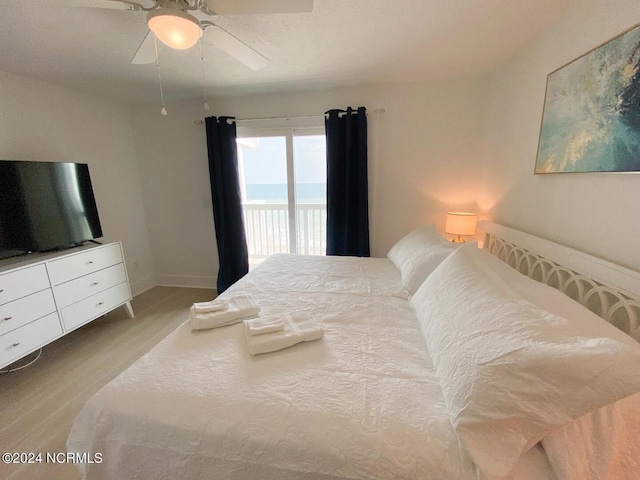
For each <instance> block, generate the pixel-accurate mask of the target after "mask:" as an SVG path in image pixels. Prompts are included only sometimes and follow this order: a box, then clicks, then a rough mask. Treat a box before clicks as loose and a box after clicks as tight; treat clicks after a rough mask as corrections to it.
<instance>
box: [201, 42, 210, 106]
mask: <svg viewBox="0 0 640 480" xmlns="http://www.w3.org/2000/svg"><path fill="white" fill-rule="evenodd" d="M199 43H200V62H201V63H202V89H203V90H204V109H205V111H207V112H208V111H209V102H208V101H207V81H206V77H205V74H204V55H203V54H202V37H200V41H199Z"/></svg>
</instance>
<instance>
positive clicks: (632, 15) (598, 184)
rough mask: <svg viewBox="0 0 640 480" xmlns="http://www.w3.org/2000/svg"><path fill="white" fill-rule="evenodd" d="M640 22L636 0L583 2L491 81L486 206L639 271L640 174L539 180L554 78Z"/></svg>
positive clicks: (507, 220) (482, 199)
mask: <svg viewBox="0 0 640 480" xmlns="http://www.w3.org/2000/svg"><path fill="white" fill-rule="evenodd" d="M638 22H640V9H639V8H638V3H637V1H634V0H608V1H597V0H587V1H581V2H577V3H576V5H575V7H574V8H572V9H571V10H570V11H569V12H568V13H567V15H566V17H565V18H564V19H563V20H562V21H560V22H559V23H558V24H556V25H555V26H554V27H552V28H551V29H550V30H549V31H548V32H546V33H545V34H544V35H542V37H540V38H539V39H538V40H536V41H535V42H533V43H531V44H530V45H529V46H528V47H527V48H526V49H525V50H524V51H521V52H519V54H518V55H517V56H516V57H515V58H514V59H513V60H512V61H510V62H509V63H508V64H506V65H504V66H503V67H501V68H499V69H498V70H497V71H495V72H494V74H493V75H492V77H491V79H490V82H491V92H490V95H489V97H488V101H489V102H488V105H489V108H488V112H487V117H486V121H485V124H486V125H487V129H486V138H485V145H484V148H485V159H484V161H485V178H484V181H483V186H482V190H481V193H480V196H479V202H478V203H479V205H480V207H481V208H482V209H483V210H484V211H485V212H486V215H487V216H488V217H491V218H493V219H494V220H496V221H497V222H499V223H504V224H506V225H510V226H513V227H516V228H520V229H522V230H525V231H529V232H531V233H536V234H538V235H541V236H544V237H547V238H549V239H552V240H555V241H558V242H561V243H564V244H566V245H569V246H573V247H576V248H579V249H581V250H584V251H587V252H589V253H592V254H594V255H597V256H600V257H603V258H606V259H610V260H612V261H614V262H617V263H620V264H623V265H626V266H628V267H631V268H633V269H635V270H640V248H639V247H638V245H639V243H638V239H639V238H640V213H638V212H639V210H638V206H639V205H640V174H626V175H624V174H568V175H537V176H534V175H533V168H534V163H535V159H536V153H537V147H538V135H539V132H540V121H541V118H542V107H543V101H544V92H545V85H546V77H547V74H548V73H549V72H552V71H554V70H555V69H557V68H559V67H561V66H562V65H565V64H566V63H568V62H570V61H571V60H573V59H574V58H576V57H578V56H580V55H582V54H583V53H585V52H587V51H589V50H591V49H592V48H594V47H596V46H598V45H600V44H601V43H603V42H605V41H606V40H608V39H609V38H611V37H613V36H615V35H618V34H619V33H621V32H623V31H624V30H626V29H627V28H629V27H631V26H633V25H634V24H636V23H638Z"/></svg>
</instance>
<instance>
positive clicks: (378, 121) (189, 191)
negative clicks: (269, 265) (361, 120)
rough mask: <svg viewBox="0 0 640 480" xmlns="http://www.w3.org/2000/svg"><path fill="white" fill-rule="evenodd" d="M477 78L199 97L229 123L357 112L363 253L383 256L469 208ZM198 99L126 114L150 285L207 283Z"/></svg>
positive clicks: (211, 269) (206, 200)
mask: <svg viewBox="0 0 640 480" xmlns="http://www.w3.org/2000/svg"><path fill="white" fill-rule="evenodd" d="M482 87H483V84H482V82H481V81H478V80H453V81H452V80H448V81H443V82H417V83H405V84H388V85H377V86H358V87H353V88H341V89H334V90H326V91H306V92H296V93H281V94H264V95H255V96H245V97H226V98H213V99H209V104H210V106H211V111H210V114H211V115H217V116H219V115H234V116H236V117H237V118H254V117H270V116H295V115H315V114H322V113H323V112H324V111H326V110H328V109H330V108H345V107H346V106H348V105H350V106H352V107H356V106H360V105H364V106H366V107H367V108H368V109H369V110H373V109H376V108H384V109H385V113H382V114H376V113H371V114H370V115H369V118H368V123H369V169H370V174H369V175H370V198H371V204H370V222H371V247H372V255H374V256H384V255H386V252H387V251H388V249H389V248H390V247H391V246H392V245H393V243H394V242H395V241H396V240H398V239H399V238H400V237H401V236H402V235H404V234H405V233H407V232H408V231H410V230H411V229H412V228H415V227H417V226H419V225H421V224H425V223H428V222H434V221H435V222H436V223H437V225H438V226H439V227H440V228H443V225H444V213H445V212H446V211H447V210H450V209H454V208H458V209H475V208H476V204H475V199H476V197H477V182H478V175H479V163H478V157H477V145H478V143H479V132H480V123H479V121H480V118H481V112H482V111H483V106H484V99H483V94H484V88H482ZM202 105H203V101H202V100H194V101H189V102H181V103H175V104H170V105H168V106H167V109H168V111H169V115H168V116H167V117H163V116H161V115H160V113H159V111H160V107H159V105H152V106H149V105H144V106H139V107H137V108H136V109H135V111H134V136H135V141H136V147H137V153H138V161H139V165H140V174H141V179H142V189H143V193H144V202H145V210H146V212H147V222H148V226H149V232H150V237H151V243H152V250H153V256H154V265H155V268H156V275H157V277H156V278H157V280H158V282H159V283H160V284H173V285H194V286H213V285H215V277H216V275H217V268H218V259H217V251H216V247H215V233H214V232H215V231H214V226H213V218H212V210H211V192H210V187H209V177H208V166H207V151H206V139H205V131H204V126H200V125H195V124H194V121H195V120H198V119H202V118H203V117H204V116H205V115H204V114H205V112H204V110H203V108H202Z"/></svg>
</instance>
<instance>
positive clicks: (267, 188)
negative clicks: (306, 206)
mask: <svg viewBox="0 0 640 480" xmlns="http://www.w3.org/2000/svg"><path fill="white" fill-rule="evenodd" d="M245 187H246V195H247V201H248V202H264V203H285V202H286V201H287V198H288V195H287V184H286V183H248V184H246V185H245ZM295 192H296V200H297V201H298V202H299V203H326V201H327V186H326V184H325V183H297V184H296V186H295Z"/></svg>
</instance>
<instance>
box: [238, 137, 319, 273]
mask: <svg viewBox="0 0 640 480" xmlns="http://www.w3.org/2000/svg"><path fill="white" fill-rule="evenodd" d="M238 162H239V171H240V188H241V192H242V204H243V208H244V215H245V228H246V234H247V243H248V247H249V263H250V266H251V267H254V266H256V265H257V264H259V263H261V262H262V261H263V260H264V259H265V258H266V257H267V256H269V255H272V254H274V253H301V254H305V255H324V254H325V251H326V222H327V216H326V211H327V209H326V173H327V168H326V144H325V136H324V129H318V128H304V129H292V128H289V129H251V130H240V131H239V134H238Z"/></svg>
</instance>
